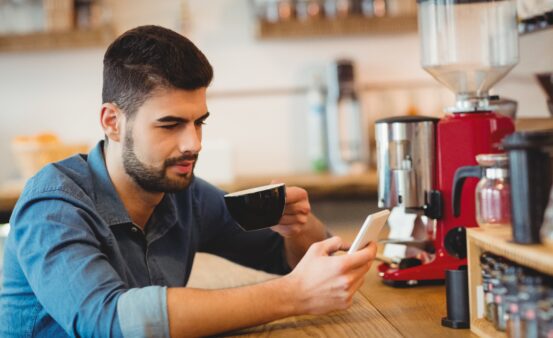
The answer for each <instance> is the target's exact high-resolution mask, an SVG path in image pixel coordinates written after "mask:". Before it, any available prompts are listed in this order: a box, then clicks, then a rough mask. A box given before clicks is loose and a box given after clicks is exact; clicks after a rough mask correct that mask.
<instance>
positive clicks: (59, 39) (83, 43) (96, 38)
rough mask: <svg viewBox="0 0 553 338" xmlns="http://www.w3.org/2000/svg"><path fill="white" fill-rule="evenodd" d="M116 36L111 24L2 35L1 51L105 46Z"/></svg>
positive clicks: (0, 40) (0, 38) (0, 39)
mask: <svg viewBox="0 0 553 338" xmlns="http://www.w3.org/2000/svg"><path fill="white" fill-rule="evenodd" d="M114 37H115V32H114V29H113V28H112V27H109V26H107V27H101V28H97V29H79V30H70V31H62V32H37V33H29V34H14V35H0V52H7V51H10V52H13V51H37V50H52V49H61V48H79V47H94V46H104V45H107V44H108V43H109V42H111V41H112V40H113V39H114Z"/></svg>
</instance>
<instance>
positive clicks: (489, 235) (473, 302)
mask: <svg viewBox="0 0 553 338" xmlns="http://www.w3.org/2000/svg"><path fill="white" fill-rule="evenodd" d="M511 238H512V236H511V228H510V227H504V228H497V229H482V228H472V229H467V246H468V264H469V298H470V329H471V330H472V331H473V332H474V333H475V334H477V335H478V336H480V337H494V338H495V337H507V335H506V334H505V333H504V332H499V331H497V330H496V329H495V328H494V326H493V324H492V323H490V322H488V321H487V320H485V319H484V318H478V303H477V302H478V294H477V292H478V290H477V288H478V286H479V285H482V278H481V273H480V272H481V270H480V255H481V254H482V253H483V252H491V253H494V254H496V255H498V256H502V257H505V258H507V259H509V260H511V261H513V262H515V263H518V264H520V265H523V266H526V267H529V268H532V269H535V270H537V271H540V272H542V273H544V274H547V275H553V250H552V249H550V248H548V247H546V246H544V245H520V244H515V243H512V241H511Z"/></svg>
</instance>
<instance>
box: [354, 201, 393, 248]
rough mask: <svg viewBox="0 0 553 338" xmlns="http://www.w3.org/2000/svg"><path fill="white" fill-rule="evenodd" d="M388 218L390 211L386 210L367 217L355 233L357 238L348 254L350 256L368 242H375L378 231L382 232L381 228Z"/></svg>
mask: <svg viewBox="0 0 553 338" xmlns="http://www.w3.org/2000/svg"><path fill="white" fill-rule="evenodd" d="M388 216H390V210H386V209H385V210H382V211H379V212H375V213H374V214H370V215H369V216H367V218H366V219H365V222H364V223H363V225H362V226H361V229H360V230H359V232H358V233H357V237H355V240H354V241H353V244H352V245H351V247H350V248H349V250H348V254H352V253H354V252H355V251H357V250H359V249H363V248H364V247H365V246H367V245H368V244H369V243H370V242H373V241H375V240H376V239H377V237H378V234H379V233H380V230H382V227H383V226H384V224H386V220H387V219H388Z"/></svg>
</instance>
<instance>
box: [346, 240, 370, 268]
mask: <svg viewBox="0 0 553 338" xmlns="http://www.w3.org/2000/svg"><path fill="white" fill-rule="evenodd" d="M375 256H376V243H370V244H369V245H368V246H366V247H365V248H363V249H361V250H358V251H356V252H354V253H353V254H351V255H345V256H344V258H345V260H346V261H345V262H344V264H345V267H344V268H345V269H346V270H349V269H356V268H359V267H362V266H364V265H366V264H368V263H369V262H370V261H371V260H373V259H374V257H375Z"/></svg>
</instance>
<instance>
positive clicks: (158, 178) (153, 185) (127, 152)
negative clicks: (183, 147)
mask: <svg viewBox="0 0 553 338" xmlns="http://www.w3.org/2000/svg"><path fill="white" fill-rule="evenodd" d="M131 134H132V130H128V131H127V133H126V135H125V140H124V143H123V167H124V168H125V172H126V173H127V174H128V175H129V176H130V177H131V178H132V179H133V180H134V182H135V183H136V184H138V185H139V186H140V187H141V188H142V189H144V190H146V191H149V192H178V191H181V190H183V189H185V188H186V187H188V185H189V184H190V182H192V179H193V177H194V175H193V173H194V167H195V166H196V161H197V159H198V154H192V153H188V152H187V153H185V154H184V155H182V156H179V157H175V158H168V159H166V160H165V161H164V163H163V166H162V167H161V168H156V167H153V166H149V165H147V164H145V163H142V162H141V161H140V160H139V159H138V157H136V153H135V152H134V139H133V137H132V135H131ZM182 161H194V164H193V166H192V170H191V171H190V172H189V173H186V174H179V175H178V178H175V179H171V178H169V177H167V168H168V167H170V166H172V165H175V164H177V163H179V162H182Z"/></svg>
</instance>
